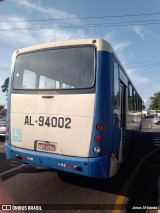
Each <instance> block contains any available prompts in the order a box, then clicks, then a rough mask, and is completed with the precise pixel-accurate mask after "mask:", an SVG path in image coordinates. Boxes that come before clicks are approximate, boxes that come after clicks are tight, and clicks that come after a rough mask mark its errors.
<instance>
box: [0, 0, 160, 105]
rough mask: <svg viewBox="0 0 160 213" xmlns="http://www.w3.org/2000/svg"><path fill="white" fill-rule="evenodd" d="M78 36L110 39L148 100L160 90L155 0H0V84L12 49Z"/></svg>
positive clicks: (159, 10) (159, 15)
mask: <svg viewBox="0 0 160 213" xmlns="http://www.w3.org/2000/svg"><path fill="white" fill-rule="evenodd" d="M80 38H103V39H105V40H107V41H108V42H110V44H111V45H112V47H113V49H114V50H115V52H116V54H117V56H118V58H119V59H120V61H121V63H122V64H123V66H124V67H125V69H126V72H127V73H128V75H129V77H130V78H131V80H132V82H133V84H134V85H135V87H136V89H137V90H138V92H139V94H140V95H141V97H142V99H143V100H145V101H146V102H145V105H146V107H148V106H149V103H150V101H149V100H150V97H151V96H153V95H154V93H156V92H159V91H160V1H159V0H148V1H146V0H134V1H128V0H121V1H120V0H4V1H2V2H0V105H5V106H7V102H6V95H5V94H4V93H3V92H2V90H1V86H2V85H3V83H4V80H5V79H6V78H7V77H9V76H10V67H11V60H12V54H13V52H14V51H15V50H16V49H19V48H23V47H27V46H31V45H34V44H39V43H44V42H49V41H58V40H68V39H80Z"/></svg>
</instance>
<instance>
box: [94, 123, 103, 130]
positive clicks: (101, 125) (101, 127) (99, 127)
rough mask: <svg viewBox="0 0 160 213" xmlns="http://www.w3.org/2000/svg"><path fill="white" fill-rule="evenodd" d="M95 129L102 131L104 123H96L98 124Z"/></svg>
mask: <svg viewBox="0 0 160 213" xmlns="http://www.w3.org/2000/svg"><path fill="white" fill-rule="evenodd" d="M96 129H97V130H98V131H99V132H103V130H104V124H102V123H98V124H97V125H96Z"/></svg>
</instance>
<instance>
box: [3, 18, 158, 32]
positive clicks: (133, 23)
mask: <svg viewBox="0 0 160 213" xmlns="http://www.w3.org/2000/svg"><path fill="white" fill-rule="evenodd" d="M155 21H160V19H157V20H145V21H130V22H111V23H97V24H81V25H62V26H61V25H59V26H58V25H53V26H38V27H24V28H19V27H13V28H1V29H0V30H3V31H16V30H47V29H64V28H89V27H97V28H99V27H127V26H133V25H136V24H138V25H157V24H158V25H159V24H160V22H155ZM145 22H148V23H145Z"/></svg>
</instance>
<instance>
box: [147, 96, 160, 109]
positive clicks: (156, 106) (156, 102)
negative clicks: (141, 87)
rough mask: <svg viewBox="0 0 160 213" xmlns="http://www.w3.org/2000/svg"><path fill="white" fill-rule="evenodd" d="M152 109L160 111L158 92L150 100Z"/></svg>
mask: <svg viewBox="0 0 160 213" xmlns="http://www.w3.org/2000/svg"><path fill="white" fill-rule="evenodd" d="M150 100H151V104H150V107H149V108H150V109H153V110H160V92H156V93H155V94H154V96H153V97H151V98H150Z"/></svg>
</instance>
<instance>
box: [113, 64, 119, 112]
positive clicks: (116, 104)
mask: <svg viewBox="0 0 160 213" xmlns="http://www.w3.org/2000/svg"><path fill="white" fill-rule="evenodd" d="M119 108H120V91H119V68H118V65H117V64H116V62H114V110H115V111H117V110H118V111H119ZM118 114H119V112H118Z"/></svg>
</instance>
